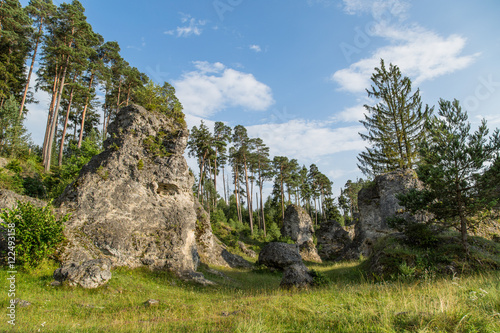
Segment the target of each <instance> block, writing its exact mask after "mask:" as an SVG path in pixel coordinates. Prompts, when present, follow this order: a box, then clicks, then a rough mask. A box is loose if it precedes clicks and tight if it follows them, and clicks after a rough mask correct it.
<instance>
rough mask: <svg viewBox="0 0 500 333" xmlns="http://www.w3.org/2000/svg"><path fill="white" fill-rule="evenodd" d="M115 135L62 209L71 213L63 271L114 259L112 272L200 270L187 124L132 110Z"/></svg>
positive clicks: (61, 201)
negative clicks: (120, 268) (122, 269)
mask: <svg viewBox="0 0 500 333" xmlns="http://www.w3.org/2000/svg"><path fill="white" fill-rule="evenodd" d="M108 131H109V138H108V139H107V140H106V141H105V143H104V151H103V152H102V153H100V154H99V155H96V156H94V157H93V158H92V159H91V160H90V162H89V163H88V164H86V165H85V166H84V167H83V168H82V170H81V171H80V174H79V176H78V178H77V179H76V180H75V181H74V182H73V183H72V184H71V185H69V186H68V187H67V188H66V189H65V191H64V192H63V194H62V195H61V196H60V197H59V198H58V200H57V201H56V203H55V204H56V205H58V206H59V207H60V210H61V212H62V213H66V212H67V213H71V217H70V219H69V220H68V221H67V222H66V224H65V231H64V232H65V235H66V237H67V239H68V242H67V245H66V246H65V247H64V249H63V250H62V253H61V259H62V261H63V264H64V265H66V264H75V265H81V264H82V263H85V262H88V261H91V260H95V259H108V260H109V261H110V263H111V266H112V267H117V266H127V267H130V268H135V267H139V266H149V267H150V268H152V269H168V270H171V271H173V272H175V273H178V274H179V275H182V274H183V273H184V272H193V271H195V270H196V268H197V266H198V263H199V256H198V252H197V246H196V239H195V224H196V212H195V210H194V208H193V207H194V197H193V193H192V185H193V183H194V176H193V175H192V173H190V171H189V168H188V165H187V163H186V160H185V158H184V156H183V153H184V150H185V148H186V145H187V141H188V130H187V128H186V126H185V124H181V123H179V122H178V120H176V119H173V118H172V117H170V116H168V115H166V114H163V113H159V112H152V111H148V110H146V109H144V108H143V107H141V106H138V105H130V106H127V107H124V108H122V109H121V110H120V111H119V112H118V113H117V115H116V118H115V120H114V121H113V122H112V123H111V124H110V125H109V128H108Z"/></svg>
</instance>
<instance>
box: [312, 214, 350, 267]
mask: <svg viewBox="0 0 500 333" xmlns="http://www.w3.org/2000/svg"><path fill="white" fill-rule="evenodd" d="M316 237H317V239H318V254H319V256H320V257H321V259H323V260H327V261H335V260H337V259H338V258H339V257H340V256H341V254H342V253H343V251H344V249H345V248H347V247H348V246H350V245H351V243H352V241H353V238H354V233H349V232H348V231H347V230H346V228H344V227H343V226H341V225H340V223H338V222H337V221H334V220H331V221H325V222H323V223H321V225H320V228H319V229H318V230H317V231H316Z"/></svg>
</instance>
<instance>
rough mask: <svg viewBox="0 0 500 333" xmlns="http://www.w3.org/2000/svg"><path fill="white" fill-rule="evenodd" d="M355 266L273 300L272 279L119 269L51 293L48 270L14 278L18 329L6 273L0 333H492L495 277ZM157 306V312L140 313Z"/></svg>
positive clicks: (497, 310)
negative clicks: (381, 271)
mask: <svg viewBox="0 0 500 333" xmlns="http://www.w3.org/2000/svg"><path fill="white" fill-rule="evenodd" d="M359 265H360V262H350V263H339V264H331V263H330V264H328V263H325V264H320V265H318V264H316V265H312V264H311V265H308V266H309V267H310V268H312V269H314V270H316V271H317V272H320V273H322V275H323V276H324V277H326V279H324V280H326V281H324V282H325V283H323V285H321V286H318V287H313V288H310V289H307V290H281V289H280V288H279V283H280V280H281V274H280V273H273V272H269V271H266V270H255V271H249V270H236V269H222V268H220V269H219V270H220V271H221V272H223V273H224V275H225V276H224V277H223V276H219V275H216V274H213V273H210V272H213V271H211V270H206V269H205V276H206V277H207V278H209V279H211V280H212V281H215V282H217V285H216V286H210V287H202V286H199V285H195V284H191V283H187V282H183V281H180V280H179V279H177V278H176V277H175V276H174V275H172V274H171V273H169V272H151V271H149V270H147V269H136V270H129V269H117V270H114V271H113V278H112V279H111V280H110V281H109V283H108V284H107V285H105V286H103V287H101V288H98V289H95V290H85V289H82V288H74V287H73V288H72V287H68V286H59V287H54V286H51V282H52V281H53V280H52V272H53V270H54V269H55V266H51V265H50V264H45V265H43V266H42V267H40V268H38V269H37V270H33V271H30V272H18V273H17V276H16V279H17V280H16V297H17V298H20V299H23V300H27V301H29V302H31V305H30V306H28V307H24V308H22V307H17V309H16V325H15V326H12V325H10V324H8V323H7V321H8V320H9V319H8V317H7V316H6V314H7V306H8V304H9V300H10V298H9V296H8V283H7V282H8V281H7V277H8V275H7V271H6V270H2V271H0V278H1V280H2V281H4V282H5V283H2V284H0V285H5V286H6V287H5V288H3V290H2V292H1V296H0V307H1V310H0V313H2V314H3V315H2V320H1V322H0V331H1V332H273V333H274V332H500V274H499V273H498V272H493V273H488V274H477V275H473V276H467V277H464V276H462V277H460V278H458V277H455V278H452V277H450V278H435V279H427V280H415V279H404V278H401V279H396V280H394V281H374V280H372V279H367V278H366V277H365V276H364V275H363V273H362V272H361V270H360V269H359ZM148 299H156V300H158V301H159V303H158V304H157V305H156V306H147V305H145V304H144V303H145V302H146V301H147V300H148Z"/></svg>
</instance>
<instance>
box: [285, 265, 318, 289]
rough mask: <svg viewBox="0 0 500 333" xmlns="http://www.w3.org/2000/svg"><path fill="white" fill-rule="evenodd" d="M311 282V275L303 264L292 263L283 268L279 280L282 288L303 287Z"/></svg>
mask: <svg viewBox="0 0 500 333" xmlns="http://www.w3.org/2000/svg"><path fill="white" fill-rule="evenodd" d="M312 283H313V277H312V276H311V275H310V274H309V270H308V269H307V267H306V266H305V265H304V264H293V265H291V266H288V267H286V268H285V269H284V270H283V278H282V279H281V282H280V287H282V288H292V287H297V288H304V287H308V286H310V285H311V284H312Z"/></svg>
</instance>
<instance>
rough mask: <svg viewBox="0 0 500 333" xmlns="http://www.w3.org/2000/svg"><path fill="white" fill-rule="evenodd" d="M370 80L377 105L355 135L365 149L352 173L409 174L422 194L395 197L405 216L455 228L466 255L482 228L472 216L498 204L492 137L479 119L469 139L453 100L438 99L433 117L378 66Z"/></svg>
mask: <svg viewBox="0 0 500 333" xmlns="http://www.w3.org/2000/svg"><path fill="white" fill-rule="evenodd" d="M371 80H372V82H373V85H372V87H371V89H368V90H367V92H368V96H369V97H373V98H375V99H376V100H377V102H378V103H377V104H375V105H374V106H369V105H365V108H366V110H367V113H366V114H365V119H364V120H362V121H361V123H362V124H363V125H364V126H365V128H366V129H367V131H368V133H360V135H361V137H362V138H363V139H364V140H366V141H368V143H369V146H368V147H367V148H366V151H364V152H362V153H361V154H360V155H359V157H358V160H359V162H360V164H359V165H358V167H359V168H360V169H361V170H362V171H363V172H364V173H365V174H366V175H368V176H376V175H379V174H381V173H384V172H388V171H393V170H396V169H415V170H416V171H417V174H418V177H419V179H420V180H421V181H423V183H424V184H425V187H424V189H422V190H413V191H411V192H410V193H409V194H407V195H401V196H400V198H399V199H400V201H401V203H402V204H403V205H404V206H405V207H406V209H408V210H409V211H411V212H412V213H423V212H430V213H432V214H433V218H432V219H430V221H429V223H430V224H433V225H439V226H440V227H444V228H448V227H455V228H456V229H457V230H458V231H459V232H460V234H461V241H462V244H463V247H464V250H465V251H464V252H465V253H468V252H469V245H468V240H467V238H468V233H469V232H470V230H471V229H472V228H473V227H474V224H477V223H478V222H479V221H480V220H481V219H478V218H474V215H475V214H477V213H484V212H488V211H490V210H491V209H493V208H494V207H498V204H499V200H500V196H499V194H500V191H499V186H498V181H499V180H500V173H499V172H498V170H499V169H498V165H499V164H500V132H499V130H498V129H497V130H495V132H494V133H493V135H492V136H490V137H488V133H489V130H488V127H487V126H486V121H485V120H484V119H483V121H482V123H481V125H480V126H479V127H478V129H477V130H476V131H474V132H471V124H470V123H469V122H468V116H467V112H466V111H464V110H462V107H461V106H460V102H459V101H458V100H454V101H446V100H443V99H441V100H440V101H439V110H438V112H437V115H434V114H433V111H434V108H433V107H432V108H430V107H428V106H425V108H424V107H423V106H422V102H421V98H420V94H419V90H418V89H417V90H416V91H412V86H411V80H410V79H409V78H408V77H406V76H402V74H401V71H400V69H399V68H398V67H397V66H395V65H393V64H390V66H389V68H387V67H386V66H385V63H384V61H383V60H381V64H380V67H377V68H375V72H374V74H373V75H372V77H371ZM400 223H403V224H404V223H405V222H404V221H401V220H400ZM411 227H412V226H408V225H406V228H411ZM403 229H404V227H403ZM417 229H419V228H413V230H417ZM413 236H418V235H413Z"/></svg>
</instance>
